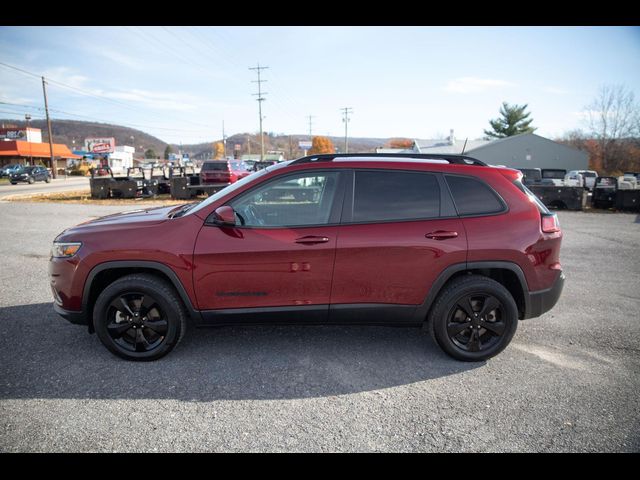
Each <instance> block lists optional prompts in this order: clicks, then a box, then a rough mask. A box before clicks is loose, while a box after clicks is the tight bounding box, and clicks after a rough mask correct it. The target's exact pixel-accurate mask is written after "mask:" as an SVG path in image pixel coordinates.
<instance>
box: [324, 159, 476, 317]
mask: <svg viewBox="0 0 640 480" xmlns="http://www.w3.org/2000/svg"><path fill="white" fill-rule="evenodd" d="M351 185H352V188H351V189H350V191H349V193H348V194H347V196H346V197H345V205H344V210H343V215H342V218H343V221H342V224H341V225H340V229H339V232H338V242H337V246H336V266H335V269H334V276H333V286H332V289H331V314H330V318H331V320H332V321H336V322H352V321H355V322H359V321H362V322H365V323H371V322H375V321H378V320H379V321H383V322H385V323H386V321H388V320H389V318H391V319H393V320H394V321H398V322H402V321H408V320H409V319H411V317H412V314H413V312H414V310H415V306H416V305H419V304H421V303H422V302H423V301H424V300H425V297H426V296H427V294H428V292H429V289H430V288H431V286H432V285H433V283H434V281H435V279H436V278H437V276H438V275H439V274H440V272H442V271H443V270H444V269H445V268H446V267H448V266H449V265H452V264H454V263H464V262H465V261H466V252H467V240H466V234H465V230H464V227H463V225H462V222H461V221H460V219H459V218H458V217H457V215H456V213H455V210H454V207H453V204H452V202H451V198H450V196H449V194H448V192H447V191H446V186H445V185H444V183H443V179H442V177H441V175H440V174H438V173H430V172H419V171H402V170H380V169H375V170H364V169H363V170H360V169H357V170H355V171H354V172H353V181H352V182H351ZM389 315H391V317H389Z"/></svg>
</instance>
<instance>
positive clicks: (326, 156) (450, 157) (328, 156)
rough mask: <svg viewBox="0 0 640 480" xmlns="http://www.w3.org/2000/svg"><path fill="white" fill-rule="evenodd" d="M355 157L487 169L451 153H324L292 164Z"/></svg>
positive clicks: (475, 160)
mask: <svg viewBox="0 0 640 480" xmlns="http://www.w3.org/2000/svg"><path fill="white" fill-rule="evenodd" d="M353 157H373V158H385V157H386V158H408V159H411V158H414V159H416V158H422V159H425V160H446V161H448V162H449V163H454V164H457V165H479V166H482V167H486V166H487V164H486V163H484V162H482V161H480V160H478V159H477V158H473V157H469V156H467V155H454V154H449V153H444V154H438V153H322V154H318V155H308V156H306V157H302V158H298V159H296V160H294V161H293V162H291V163H292V164H296V165H297V164H299V163H310V162H330V161H332V160H334V159H336V158H353Z"/></svg>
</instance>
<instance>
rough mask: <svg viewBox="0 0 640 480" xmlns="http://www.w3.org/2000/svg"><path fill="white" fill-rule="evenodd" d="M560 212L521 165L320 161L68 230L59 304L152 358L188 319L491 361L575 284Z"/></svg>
mask: <svg viewBox="0 0 640 480" xmlns="http://www.w3.org/2000/svg"><path fill="white" fill-rule="evenodd" d="M561 239H562V233H561V231H560V228H559V225H558V220H557V218H556V216H555V215H554V214H552V213H550V212H549V211H548V210H547V209H546V208H545V206H544V205H543V204H542V203H540V201H539V200H538V199H537V198H536V197H535V195H532V194H531V192H529V190H528V189H527V188H526V187H525V186H524V185H523V184H522V174H521V173H520V172H519V171H517V170H512V169H508V168H497V167H492V166H487V165H486V164H484V163H482V162H480V161H478V160H475V159H471V158H469V157H466V156H455V155H403V156H401V155H392V156H389V155H375V154H343V155H317V156H311V157H304V158H301V159H298V160H293V161H290V162H284V163H280V164H277V165H273V166H271V167H268V168H266V169H264V170H261V171H259V172H256V173H253V174H252V175H251V176H249V177H246V178H244V179H242V180H240V181H238V182H236V183H234V184H233V185H231V186H229V187H227V188H224V189H222V190H221V191H219V192H218V193H216V194H215V195H213V196H211V197H209V198H207V199H206V200H204V201H202V202H200V203H195V204H187V205H183V206H178V207H176V206H170V207H160V208H152V209H148V210H137V211H132V212H126V213H121V214H117V215H110V216H107V217H103V218H99V219H97V220H92V221H89V222H86V223H83V224H81V225H78V226H76V227H73V228H70V229H68V230H65V231H64V232H63V233H62V234H60V235H59V236H58V237H57V238H56V239H55V242H54V244H53V249H52V255H51V261H50V265H49V271H50V275H51V289H52V291H53V296H54V298H55V303H54V308H55V310H56V312H58V313H59V314H60V315H62V316H63V317H64V318H66V319H67V320H69V321H71V322H72V323H79V324H84V325H88V329H89V331H90V332H94V331H95V332H96V333H97V334H98V336H99V338H100V340H101V341H102V342H103V343H104V345H105V346H106V347H107V348H108V349H109V350H110V351H111V352H113V353H114V354H116V355H119V356H121V357H123V358H126V359H130V360H153V359H157V358H160V357H162V356H163V355H165V354H167V353H168V352H169V351H171V350H172V349H173V348H174V347H175V346H176V344H177V343H178V342H179V341H180V339H181V338H182V336H183V334H184V332H185V327H186V324H187V320H188V319H191V320H192V322H193V323H194V324H195V325H196V326H218V325H237V324H242V323H256V322H267V323H291V322H296V323H301V324H307V325H310V324H347V323H349V324H367V325H382V324H383V325H406V326H422V325H425V326H426V327H427V328H429V329H430V330H431V332H432V333H433V335H434V337H435V340H436V341H437V343H438V344H439V345H440V347H442V349H443V350H444V351H445V352H447V353H448V354H449V355H451V356H453V357H455V358H457V359H460V360H467V361H478V360H484V359H487V358H489V357H492V356H493V355H496V354H497V353H498V352H500V351H501V350H503V349H504V348H505V347H506V346H507V344H508V343H509V341H510V340H511V338H512V337H513V335H514V333H515V331H516V326H517V323H518V320H522V319H526V318H531V317H537V316H539V315H541V314H542V313H544V312H546V311H548V310H549V309H551V308H552V307H553V306H554V305H555V303H556V301H557V300H558V298H559V296H560V293H561V291H562V287H563V283H564V275H563V273H562V270H561V266H560V261H559V253H560V242H561Z"/></svg>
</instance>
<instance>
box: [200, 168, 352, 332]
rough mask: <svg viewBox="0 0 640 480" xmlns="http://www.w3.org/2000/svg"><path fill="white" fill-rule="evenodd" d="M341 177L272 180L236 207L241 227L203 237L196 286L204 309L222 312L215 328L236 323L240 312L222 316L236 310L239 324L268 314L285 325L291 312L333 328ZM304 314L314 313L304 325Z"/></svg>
mask: <svg viewBox="0 0 640 480" xmlns="http://www.w3.org/2000/svg"><path fill="white" fill-rule="evenodd" d="M340 175H341V173H340V172H339V171H312V172H309V171H305V172H298V173H294V174H288V175H283V176H280V177H277V178H275V179H272V180H269V181H267V182H265V183H264V184H262V185H259V186H257V187H255V188H253V189H251V190H249V191H247V192H243V193H242V194H240V195H239V196H238V197H236V198H234V199H233V200H231V201H230V202H228V205H229V206H231V207H232V208H233V209H234V211H235V212H236V218H237V220H236V222H237V223H236V226H234V227H222V226H216V225H208V224H207V225H205V226H204V227H203V228H202V229H201V231H200V233H199V235H198V238H197V240H196V245H195V251H194V262H195V269H194V285H195V291H196V297H197V301H198V306H199V308H200V309H201V310H210V311H215V312H211V313H212V314H211V315H209V316H208V317H209V321H211V322H215V321H216V318H215V317H217V318H224V319H227V320H228V318H229V317H228V316H226V314H228V313H231V314H233V312H221V310H227V309H236V313H238V315H234V318H235V319H237V320H238V321H241V320H250V319H251V314H252V313H256V314H264V313H265V312H267V313H268V312H274V313H275V314H277V315H276V319H279V320H282V319H284V317H283V313H287V312H288V313H293V314H294V316H295V317H296V319H298V320H299V319H302V320H305V319H308V320H318V321H324V320H326V314H327V311H328V304H329V297H330V294H331V278H332V275H333V264H334V259H335V247H336V237H337V230H338V227H337V226H336V223H337V221H338V218H339V215H340V209H341V206H342V196H343V195H342V192H343V187H342V184H341V182H340ZM239 309H241V310H239ZM247 309H248V310H247ZM300 312H303V313H304V312H306V313H304V315H302V318H299V317H301V315H300ZM285 316H286V315H285ZM205 317H207V315H206V314H205ZM205 321H207V318H205ZM224 321H225V320H223V322H224Z"/></svg>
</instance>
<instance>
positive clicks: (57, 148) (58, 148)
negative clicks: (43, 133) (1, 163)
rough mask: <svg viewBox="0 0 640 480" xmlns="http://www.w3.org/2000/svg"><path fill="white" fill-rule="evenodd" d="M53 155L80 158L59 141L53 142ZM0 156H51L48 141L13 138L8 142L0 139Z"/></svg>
mask: <svg viewBox="0 0 640 480" xmlns="http://www.w3.org/2000/svg"><path fill="white" fill-rule="evenodd" d="M53 156H54V157H59V158H82V157H81V156H80V155H74V154H73V153H71V150H69V147H67V146H66V145H63V144H61V143H54V144H53ZM0 157H26V158H28V157H41V158H51V152H50V151H49V144H48V143H33V142H23V141H21V140H15V141H10V142H2V141H0Z"/></svg>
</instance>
